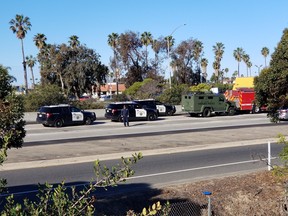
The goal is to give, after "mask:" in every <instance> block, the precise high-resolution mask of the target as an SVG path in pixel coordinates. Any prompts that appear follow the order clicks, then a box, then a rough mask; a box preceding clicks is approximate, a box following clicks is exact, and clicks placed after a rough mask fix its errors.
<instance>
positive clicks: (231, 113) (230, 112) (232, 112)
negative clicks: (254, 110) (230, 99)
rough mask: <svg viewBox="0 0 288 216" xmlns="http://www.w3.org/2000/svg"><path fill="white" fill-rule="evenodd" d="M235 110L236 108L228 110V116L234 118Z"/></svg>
mask: <svg viewBox="0 0 288 216" xmlns="http://www.w3.org/2000/svg"><path fill="white" fill-rule="evenodd" d="M235 112H236V111H235V108H234V107H229V109H228V115H229V116H232V115H234V114H235Z"/></svg>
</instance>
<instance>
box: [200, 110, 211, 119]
mask: <svg viewBox="0 0 288 216" xmlns="http://www.w3.org/2000/svg"><path fill="white" fill-rule="evenodd" d="M202 115H203V117H210V116H211V110H210V109H209V108H205V109H204V110H203V113H202Z"/></svg>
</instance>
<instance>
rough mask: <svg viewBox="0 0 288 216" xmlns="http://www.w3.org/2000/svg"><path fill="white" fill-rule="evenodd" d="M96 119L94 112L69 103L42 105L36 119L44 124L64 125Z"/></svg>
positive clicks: (84, 122)
mask: <svg viewBox="0 0 288 216" xmlns="http://www.w3.org/2000/svg"><path fill="white" fill-rule="evenodd" d="M95 120H96V114H95V113H94V112H88V111H84V110H81V109H78V108H76V107H74V106H70V105H67V104H63V105H50V106H42V107H40V109H39V111H38V113H37V118H36V121H37V122H38V123H40V124H42V125H43V126H45V127H47V126H55V127H62V126H63V125H75V124H86V125H90V124H92V123H93V122H94V121H95Z"/></svg>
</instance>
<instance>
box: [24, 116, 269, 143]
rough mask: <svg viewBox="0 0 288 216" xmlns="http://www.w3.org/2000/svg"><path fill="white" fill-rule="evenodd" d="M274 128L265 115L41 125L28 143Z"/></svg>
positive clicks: (30, 129)
mask: <svg viewBox="0 0 288 216" xmlns="http://www.w3.org/2000/svg"><path fill="white" fill-rule="evenodd" d="M263 124H265V125H272V124H271V123H270V122H269V119H267V118H266V114H264V113H263V114H257V115H252V114H250V115H249V114H248V115H236V116H215V117H211V118H201V117H199V118H195V117H188V116H183V115H181V116H168V117H161V118H159V120H157V121H151V122H149V121H136V122H131V123H130V127H129V128H125V127H123V125H122V123H119V122H110V121H108V120H106V121H105V120H103V121H98V122H96V123H94V124H93V125H89V126H74V127H63V128H44V127H43V126H42V125H39V124H38V125H27V126H26V130H27V136H26V137H25V139H24V141H25V142H26V143H35V142H43V141H47V142H48V143H49V142H50V141H51V140H53V141H56V140H58V141H59V140H62V141H65V140H67V139H70V140H72V139H89V138H92V137H93V138H96V137H103V138H107V137H110V136H115V135H122V136H128V135H130V134H147V133H149V134H151V133H155V132H156V133H161V132H162V133H167V132H172V131H173V132H181V131H189V130H191V129H208V128H217V127H236V126H239V127H240V126H244V125H245V126H248V125H254V126H255V125H263Z"/></svg>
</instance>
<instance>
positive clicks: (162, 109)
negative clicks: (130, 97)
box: [134, 99, 176, 116]
mask: <svg viewBox="0 0 288 216" xmlns="http://www.w3.org/2000/svg"><path fill="white" fill-rule="evenodd" d="M134 101H135V102H136V103H139V104H141V105H142V106H143V107H144V108H145V107H149V108H152V109H157V112H158V114H159V115H169V116H172V115H174V113H175V112H176V107H175V106H174V105H169V104H164V103H162V102H160V101H158V100H154V99H144V100H134Z"/></svg>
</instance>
